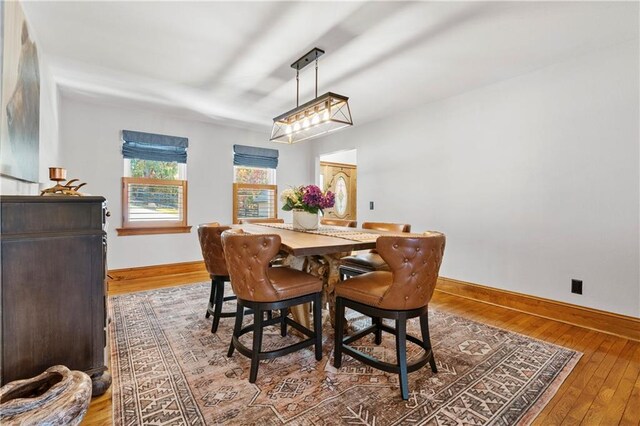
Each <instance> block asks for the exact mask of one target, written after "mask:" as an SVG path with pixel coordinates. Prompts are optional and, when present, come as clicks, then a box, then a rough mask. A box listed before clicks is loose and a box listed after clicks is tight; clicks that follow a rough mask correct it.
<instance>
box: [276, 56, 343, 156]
mask: <svg viewBox="0 0 640 426" xmlns="http://www.w3.org/2000/svg"><path fill="white" fill-rule="evenodd" d="M323 54H324V50H322V49H318V48H317V47H314V48H313V49H311V51H309V52H308V53H307V54H306V55H304V56H303V57H301V58H300V59H298V60H297V61H295V62H294V63H293V64H291V68H295V70H296V107H295V108H294V109H292V110H291V111H287V112H285V113H284V114H281V115H279V116H277V117H276V118H274V119H273V129H272V130H271V141H273V142H281V143H289V144H291V143H296V142H300V141H303V140H306V139H311V138H315V137H318V136H321V135H324V134H326V133H329V132H333V131H336V130H339V129H342V128H343V127H347V126H352V125H353V120H352V119H351V110H350V109H349V98H348V97H346V96H342V95H338V94H336V93H332V92H327V93H325V94H324V95H322V96H318V58H319V57H320V56H322V55H323ZM314 61H315V64H316V97H315V98H314V99H312V100H310V101H309V102H307V103H304V104H302V105H300V79H299V76H300V70H301V69H302V68H304V67H306V66H307V65H309V64H310V63H312V62H314Z"/></svg>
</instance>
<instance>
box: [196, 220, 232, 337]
mask: <svg viewBox="0 0 640 426" xmlns="http://www.w3.org/2000/svg"><path fill="white" fill-rule="evenodd" d="M227 229H231V228H229V227H228V226H221V225H220V224H219V223H218V222H211V223H203V224H201V225H198V239H199V240H200V249H201V250H202V258H203V259H204V264H205V266H206V268H207V272H209V276H210V277H211V294H210V296H209V305H208V306H207V314H206V318H209V317H210V316H211V315H213V323H212V324H211V332H212V333H216V332H217V331H218V324H219V323H220V318H221V317H225V318H226V317H233V316H235V314H236V313H235V312H222V304H223V303H224V302H225V301H227V300H233V299H235V298H236V297H235V296H227V297H225V296H224V283H225V282H228V281H229V272H228V271H227V262H226V260H225V258H224V251H223V250H222V239H221V235H222V233H223V232H224V231H226V230H227Z"/></svg>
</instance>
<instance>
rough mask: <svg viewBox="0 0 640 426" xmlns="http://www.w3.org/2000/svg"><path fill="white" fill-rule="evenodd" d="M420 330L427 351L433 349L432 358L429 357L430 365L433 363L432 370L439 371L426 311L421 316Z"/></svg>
mask: <svg viewBox="0 0 640 426" xmlns="http://www.w3.org/2000/svg"><path fill="white" fill-rule="evenodd" d="M420 331H421V332H422V342H423V344H424V350H425V351H431V358H429V365H431V371H433V372H434V373H437V372H438V368H437V367H436V359H435V357H434V355H433V348H432V347H431V336H430V335H429V313H428V312H427V313H425V314H424V315H423V316H421V317H420Z"/></svg>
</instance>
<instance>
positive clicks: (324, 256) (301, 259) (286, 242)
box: [234, 223, 394, 328]
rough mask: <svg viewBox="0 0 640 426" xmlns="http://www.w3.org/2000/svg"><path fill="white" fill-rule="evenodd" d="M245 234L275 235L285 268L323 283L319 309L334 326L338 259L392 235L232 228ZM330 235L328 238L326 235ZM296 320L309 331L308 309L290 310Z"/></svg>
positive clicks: (261, 226)
mask: <svg viewBox="0 0 640 426" xmlns="http://www.w3.org/2000/svg"><path fill="white" fill-rule="evenodd" d="M234 227H235V228H240V229H242V230H243V231H244V232H247V233H249V234H277V235H279V236H280V239H281V247H280V248H281V251H283V252H285V253H286V254H287V257H286V258H285V260H284V264H285V265H286V266H290V267H292V268H295V269H299V270H302V271H305V272H309V273H311V274H313V275H315V276H318V277H319V278H322V280H323V291H322V300H323V305H325V306H327V305H328V308H329V312H330V315H329V318H330V320H331V324H332V325H334V324H335V323H334V320H335V318H334V314H335V309H334V302H335V286H336V285H337V284H338V283H339V281H340V271H339V268H340V259H341V258H342V257H344V256H348V255H350V254H351V252H352V251H354V250H367V249H373V248H375V247H376V239H377V237H378V236H380V235H385V234H394V233H391V232H385V231H375V230H371V229H358V228H345V227H339V226H320V227H319V229H318V231H317V232H306V231H296V230H293V229H291V228H292V227H291V225H290V224H279V223H275V224H271V223H268V224H266V223H265V224H256V223H253V224H242V225H234ZM327 234H330V235H327ZM291 312H292V314H293V316H294V318H295V319H296V321H298V322H300V323H301V324H302V325H304V326H305V327H307V328H310V327H311V320H310V317H309V309H308V307H305V306H297V307H295V309H294V308H292V309H291Z"/></svg>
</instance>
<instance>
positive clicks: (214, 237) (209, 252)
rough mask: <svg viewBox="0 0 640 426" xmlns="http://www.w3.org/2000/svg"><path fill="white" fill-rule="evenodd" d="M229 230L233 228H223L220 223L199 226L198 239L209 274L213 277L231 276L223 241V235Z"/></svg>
mask: <svg viewBox="0 0 640 426" xmlns="http://www.w3.org/2000/svg"><path fill="white" fill-rule="evenodd" d="M227 229H231V228H229V227H228V226H221V225H220V224H219V223H218V222H212V223H203V224H201V225H198V239H199V240H200V249H201V250H202V258H203V259H204V264H205V266H206V267H207V272H209V275H211V276H223V277H226V276H228V275H229V272H228V271H227V262H226V261H225V259H224V251H223V249H222V239H221V235H222V233H223V232H224V231H226V230H227Z"/></svg>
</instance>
